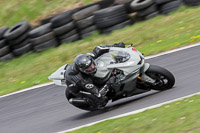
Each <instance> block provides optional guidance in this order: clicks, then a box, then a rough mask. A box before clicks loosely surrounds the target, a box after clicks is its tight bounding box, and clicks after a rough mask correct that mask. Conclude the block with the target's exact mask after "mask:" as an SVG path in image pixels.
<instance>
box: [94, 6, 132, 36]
mask: <svg viewBox="0 0 200 133" xmlns="http://www.w3.org/2000/svg"><path fill="white" fill-rule="evenodd" d="M94 20H95V22H96V26H97V28H98V29H100V32H101V33H103V34H107V33H110V32H112V31H113V30H115V29H120V28H123V27H125V26H126V25H130V24H132V22H127V23H124V22H126V21H128V20H129V21H131V20H130V18H129V17H128V14H127V13H126V9H125V7H124V5H116V6H113V7H110V8H105V9H102V10H99V11H96V12H94Z"/></svg>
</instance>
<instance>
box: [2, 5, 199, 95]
mask: <svg viewBox="0 0 200 133" xmlns="http://www.w3.org/2000/svg"><path fill="white" fill-rule="evenodd" d="M183 10H184V11H183ZM199 12H200V7H197V8H186V7H182V8H181V9H180V10H179V11H177V12H175V13H173V14H171V15H170V16H158V17H156V18H154V19H151V20H148V21H144V22H141V23H136V24H134V25H132V26H128V27H126V28H124V29H120V30H117V31H115V32H113V33H112V34H109V35H99V34H98V33H96V34H94V35H93V36H91V37H89V38H86V39H84V40H80V41H77V42H74V43H68V44H63V45H61V46H59V47H57V48H52V49H49V50H47V51H44V52H41V53H28V54H26V55H24V56H22V57H20V58H16V59H13V60H12V61H10V62H4V63H0V95H4V94H8V93H10V92H14V91H17V90H21V89H24V88H27V87H30V86H33V85H37V84H41V83H45V82H49V80H48V78H47V77H48V76H49V75H50V74H51V73H52V72H53V71H55V70H56V69H58V68H59V67H60V66H62V65H64V64H66V63H68V64H71V63H72V62H73V59H74V57H75V56H77V55H78V54H80V53H87V52H90V51H91V50H92V49H93V48H94V47H95V46H98V45H100V44H113V43H116V42H121V41H123V42H127V43H133V44H134V46H135V47H136V48H137V49H138V50H139V51H141V52H142V53H144V54H145V55H150V54H156V53H159V52H162V51H166V50H170V49H174V48H177V47H182V46H185V45H190V44H194V43H197V42H200V23H199V22H200V14H199Z"/></svg>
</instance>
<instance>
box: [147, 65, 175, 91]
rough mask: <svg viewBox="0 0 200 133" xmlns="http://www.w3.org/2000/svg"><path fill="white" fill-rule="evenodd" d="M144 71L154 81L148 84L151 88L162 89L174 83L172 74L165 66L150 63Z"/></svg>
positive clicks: (168, 87) (170, 86)
mask: <svg viewBox="0 0 200 133" xmlns="http://www.w3.org/2000/svg"><path fill="white" fill-rule="evenodd" d="M145 73H146V75H148V76H149V77H151V78H152V79H154V80H155V83H153V84H150V88H151V89H153V90H160V91H164V90H167V89H170V88H172V87H173V86H174V84H175V78H174V76H173V74H172V73H171V72H170V71H168V70H167V69H165V68H162V67H159V66H154V65H151V66H150V67H149V69H148V70H147V71H146V72H145Z"/></svg>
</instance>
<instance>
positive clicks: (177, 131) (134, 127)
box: [70, 95, 200, 133]
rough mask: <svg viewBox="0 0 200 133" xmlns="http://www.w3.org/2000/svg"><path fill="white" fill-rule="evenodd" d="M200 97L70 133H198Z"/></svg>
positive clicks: (199, 130) (199, 132)
mask: <svg viewBox="0 0 200 133" xmlns="http://www.w3.org/2000/svg"><path fill="white" fill-rule="evenodd" d="M199 105H200V95H196V96H193V97H190V98H186V99H183V100H180V101H176V102H173V103H170V104H166V105H163V106H161V107H159V108H155V109H151V110H147V111H144V112H141V113H138V114H135V115H130V116H126V117H122V118H117V119H112V120H107V121H104V122H101V123H98V124H95V125H93V126H90V127H85V128H82V129H79V130H76V131H72V132H70V133H200V108H199Z"/></svg>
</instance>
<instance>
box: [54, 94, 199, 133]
mask: <svg viewBox="0 0 200 133" xmlns="http://www.w3.org/2000/svg"><path fill="white" fill-rule="evenodd" d="M194 95H200V92H197V93H194V94H191V95H188V96H184V97H180V98H177V99H173V100H170V101H167V102H163V103H159V104H156V105H152V106H149V107H146V108H142V109H139V110H135V111H132V112H128V113H125V114H121V115H117V116H114V117H110V118H107V119H103V120H100V121H96V122H93V123H89V124H86V125H82V126H79V127H76V128H72V129H68V130H65V131H61V132H57V133H66V132H70V131H74V130H77V129H80V128H83V127H88V126H92V125H94V124H97V123H99V122H103V121H106V120H110V119H115V118H120V117H124V116H128V115H133V114H137V113H140V112H144V111H146V110H148V109H153V108H157V107H160V106H162V105H164V104H168V103H171V102H174V101H178V100H182V99H184V98H188V97H191V96H194Z"/></svg>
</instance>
